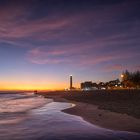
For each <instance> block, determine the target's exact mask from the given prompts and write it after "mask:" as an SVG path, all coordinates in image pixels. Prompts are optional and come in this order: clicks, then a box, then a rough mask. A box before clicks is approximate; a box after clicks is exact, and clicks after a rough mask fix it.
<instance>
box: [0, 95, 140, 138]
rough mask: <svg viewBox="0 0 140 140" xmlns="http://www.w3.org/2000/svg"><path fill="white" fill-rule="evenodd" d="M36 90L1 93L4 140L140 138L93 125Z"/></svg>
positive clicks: (0, 128) (0, 123)
mask: <svg viewBox="0 0 140 140" xmlns="http://www.w3.org/2000/svg"><path fill="white" fill-rule="evenodd" d="M73 106H74V104H72V103H64V102H54V101H53V100H52V99H47V98H44V97H42V96H39V95H35V94H34V93H15V94H13V93H12V94H11V93H6V94H0V140H140V134H138V133H133V132H126V131H114V130H110V129H105V128H102V127H99V126H96V125H93V124H91V123H89V122H87V121H85V120H83V118H81V117H80V116H75V115H70V114H67V113H64V112H62V110H64V109H67V108H70V107H73Z"/></svg>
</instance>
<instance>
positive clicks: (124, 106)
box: [38, 91, 140, 133]
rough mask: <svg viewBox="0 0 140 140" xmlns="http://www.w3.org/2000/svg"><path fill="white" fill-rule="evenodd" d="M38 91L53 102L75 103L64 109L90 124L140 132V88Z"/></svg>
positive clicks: (65, 111)
mask: <svg viewBox="0 0 140 140" xmlns="http://www.w3.org/2000/svg"><path fill="white" fill-rule="evenodd" d="M96 92H97V93H96ZM38 94H40V95H42V96H44V97H45V98H52V99H53V100H54V102H69V103H73V104H76V106H74V107H72V108H68V109H65V110H62V112H64V113H68V114H72V115H77V116H80V117H82V118H83V119H84V120H85V121H87V122H89V123H91V124H94V125H97V126H99V127H103V128H107V129H112V130H116V131H117V130H118V131H128V132H136V133H140V116H139V113H140V110H139V107H140V104H139V103H140V102H139V98H140V93H139V91H94V93H88V92H86V93H85V92H57V91H56V92H47V93H38ZM133 113H134V114H133Z"/></svg>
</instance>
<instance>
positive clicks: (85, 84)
mask: <svg viewBox="0 0 140 140" xmlns="http://www.w3.org/2000/svg"><path fill="white" fill-rule="evenodd" d="M96 89H98V85H97V84H96V83H92V81H85V82H83V83H81V90H84V91H89V90H96Z"/></svg>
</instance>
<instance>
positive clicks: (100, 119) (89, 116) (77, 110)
mask: <svg viewBox="0 0 140 140" xmlns="http://www.w3.org/2000/svg"><path fill="white" fill-rule="evenodd" d="M68 102H69V101H68ZM70 103H74V104H75V106H74V107H71V108H68V109H65V110H62V112H64V113H68V114H71V115H76V116H80V117H82V118H83V119H84V120H85V121H87V122H89V123H91V124H93V125H97V126H99V127H103V128H106V129H111V130H116V131H128V132H136V133H140V119H137V118H134V117H132V116H129V115H127V114H121V113H116V112H111V111H109V110H103V109H98V106H96V105H92V104H89V103H82V102H71V101H70Z"/></svg>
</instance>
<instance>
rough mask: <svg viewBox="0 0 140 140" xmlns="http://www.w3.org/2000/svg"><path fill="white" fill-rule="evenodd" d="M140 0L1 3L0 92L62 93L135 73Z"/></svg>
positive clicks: (3, 0)
mask: <svg viewBox="0 0 140 140" xmlns="http://www.w3.org/2000/svg"><path fill="white" fill-rule="evenodd" d="M139 5H140V1H139V0H23V1H19V0H0V89H1V90H12V89H27V90H28V89H63V88H66V87H69V75H71V74H72V75H73V84H74V85H73V86H75V87H80V83H81V82H83V81H93V82H99V81H103V82H105V81H109V80H114V79H117V78H120V74H121V73H122V72H123V71H125V70H126V69H127V70H129V71H136V70H140V8H139Z"/></svg>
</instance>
